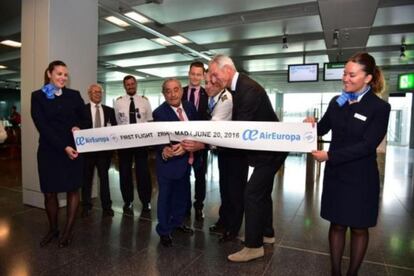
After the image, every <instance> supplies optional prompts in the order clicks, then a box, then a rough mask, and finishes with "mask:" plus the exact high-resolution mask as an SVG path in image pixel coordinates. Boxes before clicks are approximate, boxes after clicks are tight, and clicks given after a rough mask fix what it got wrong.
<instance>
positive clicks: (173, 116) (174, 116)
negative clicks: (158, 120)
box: [165, 102, 180, 121]
mask: <svg viewBox="0 0 414 276" xmlns="http://www.w3.org/2000/svg"><path fill="white" fill-rule="evenodd" d="M165 105H166V106H165V109H166V111H167V112H168V117H170V118H171V119H174V120H175V121H179V120H180V119H179V118H178V116H177V113H175V111H174V109H173V108H172V106H170V105H169V104H168V103H167V102H165Z"/></svg>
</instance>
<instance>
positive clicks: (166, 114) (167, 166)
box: [152, 101, 198, 179]
mask: <svg viewBox="0 0 414 276" xmlns="http://www.w3.org/2000/svg"><path fill="white" fill-rule="evenodd" d="M182 105H183V108H184V111H185V113H186V115H187V118H188V120H190V121H192V120H197V119H198V114H197V110H196V109H195V107H194V105H193V104H192V103H190V102H187V101H183V102H182ZM152 116H153V118H154V121H155V122H166V121H179V120H180V119H179V118H178V116H177V114H176V113H175V111H174V110H173V109H172V107H171V106H170V105H169V104H168V103H167V102H164V103H162V104H161V105H160V106H159V107H158V108H157V109H155V110H154V112H153V114H152ZM165 146H166V145H161V146H158V147H157V158H156V168H157V175H159V176H162V177H165V178H170V179H180V178H182V177H184V176H185V175H186V174H189V173H190V170H189V169H190V165H189V164H188V156H189V154H188V153H186V154H184V155H182V156H175V157H172V158H170V159H168V160H167V161H165V160H163V159H162V155H161V153H162V150H163V148H164V147H165Z"/></svg>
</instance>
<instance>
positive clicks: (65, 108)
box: [31, 88, 85, 193]
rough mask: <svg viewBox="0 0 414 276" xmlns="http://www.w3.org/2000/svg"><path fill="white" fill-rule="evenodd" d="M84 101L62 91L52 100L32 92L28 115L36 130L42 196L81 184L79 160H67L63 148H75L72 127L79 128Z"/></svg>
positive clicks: (77, 95)
mask: <svg viewBox="0 0 414 276" xmlns="http://www.w3.org/2000/svg"><path fill="white" fill-rule="evenodd" d="M84 106H85V104H84V102H83V99H82V97H81V95H80V93H79V92H78V91H75V90H72V89H68V88H63V89H62V95H60V96H55V98H54V99H48V98H46V95H45V94H44V93H43V92H42V91H41V90H37V91H34V92H33V93H32V98H31V115H32V118H33V122H34V124H35V125H36V128H37V130H38V131H39V135H40V137H39V148H38V151H37V161H38V171H39V179H40V189H41V191H42V192H43V193H60V192H71V191H75V190H77V189H78V188H80V187H81V185H82V170H83V160H82V156H79V157H78V158H76V159H75V160H70V159H69V157H68V156H67V154H66V152H65V148H66V147H67V146H70V147H73V148H74V149H76V147H75V141H74V139H73V134H72V128H73V127H75V126H77V127H79V128H82V127H83V125H84V123H85V121H84Z"/></svg>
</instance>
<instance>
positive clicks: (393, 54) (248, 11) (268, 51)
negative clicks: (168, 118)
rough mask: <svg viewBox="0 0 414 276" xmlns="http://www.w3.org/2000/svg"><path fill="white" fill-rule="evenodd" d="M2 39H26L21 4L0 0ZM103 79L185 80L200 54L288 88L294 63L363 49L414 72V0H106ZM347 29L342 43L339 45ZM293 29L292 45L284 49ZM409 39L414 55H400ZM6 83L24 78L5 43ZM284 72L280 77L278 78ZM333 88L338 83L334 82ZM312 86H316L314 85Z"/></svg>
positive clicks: (0, 73)
mask: <svg viewBox="0 0 414 276" xmlns="http://www.w3.org/2000/svg"><path fill="white" fill-rule="evenodd" d="M0 2H1V3H0V38H2V39H6V38H11V39H15V40H20V25H19V24H20V23H19V22H20V7H21V1H20V0H17V1H12V0H7V1H0ZM99 3H100V7H99V15H100V19H99V51H98V53H99V56H98V67H99V69H98V80H99V81H100V82H102V83H106V84H108V85H115V84H119V82H120V80H121V79H122V78H123V76H125V74H133V75H136V76H137V77H138V78H139V79H140V82H144V83H145V82H148V83H151V82H154V81H161V80H162V78H165V77H173V76H176V77H185V76H186V75H187V71H188V65H189V64H190V63H191V62H192V61H193V60H201V61H203V62H207V60H206V59H203V58H200V57H199V56H197V53H199V54H207V55H210V56H211V55H214V54H218V53H223V54H227V55H230V56H232V57H233V59H234V61H235V63H236V65H237V67H238V69H239V70H240V71H243V72H246V73H249V74H252V75H253V76H254V77H255V78H256V79H258V80H261V81H263V82H265V83H266V85H268V86H274V87H277V86H281V87H287V83H283V84H281V83H280V82H281V81H285V79H286V78H285V75H286V69H287V65H288V64H297V63H303V62H306V63H312V62H317V63H320V68H321V67H322V65H323V62H328V61H337V60H346V58H347V57H348V56H349V55H350V54H352V53H354V52H355V51H359V50H367V51H369V52H370V53H372V54H373V55H374V57H375V58H376V59H377V62H378V64H379V65H381V66H383V67H384V69H385V70H387V71H388V72H389V74H397V73H398V72H401V71H408V70H411V71H413V70H414V16H413V14H414V0H359V1H356V0H319V1H311V0H295V1H292V0H261V1H251V0H209V1H194V0H153V1H151V0H118V1H114V0H100V1H99ZM120 10H123V11H131V10H134V11H137V12H140V13H141V14H143V15H145V16H146V17H148V18H150V19H151V20H153V22H152V23H148V24H146V26H148V27H150V28H152V29H153V30H155V31H157V32H159V33H160V34H162V35H165V36H173V35H182V36H184V37H185V38H187V39H188V40H190V43H189V44H185V45H184V46H185V47H189V48H191V51H192V53H190V52H189V51H187V50H185V49H183V47H179V46H176V45H172V46H162V45H160V44H158V43H156V42H154V41H152V39H154V38H157V36H155V35H154V34H151V33H148V32H146V31H144V30H142V29H141V28H139V27H138V26H135V25H132V26H130V27H126V28H120V27H118V26H115V25H113V24H112V23H109V22H107V21H106V20H104V17H106V16H108V15H114V16H120V17H122V14H120V12H119V11H120ZM335 29H337V30H339V34H340V37H339V46H338V47H335V46H333V43H332V36H333V32H334V30H335ZM284 34H286V35H287V39H288V45H289V47H288V48H287V49H284V48H282V36H283V35H284ZM402 41H405V44H406V45H407V46H406V49H407V50H406V57H405V58H403V59H402V58H400V46H401V43H402ZM0 65H5V66H7V69H3V70H0V87H1V86H4V85H6V84H9V83H10V82H16V83H18V82H19V81H20V53H19V50H16V49H14V48H9V47H5V46H0ZM275 76H277V77H275ZM326 85H327V86H335V85H336V84H331V83H329V84H328V83H326ZM311 86H312V85H309V84H308V87H311Z"/></svg>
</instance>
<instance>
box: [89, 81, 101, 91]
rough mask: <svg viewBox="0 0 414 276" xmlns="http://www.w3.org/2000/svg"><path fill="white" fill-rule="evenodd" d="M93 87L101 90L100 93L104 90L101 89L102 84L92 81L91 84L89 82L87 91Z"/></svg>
mask: <svg viewBox="0 0 414 276" xmlns="http://www.w3.org/2000/svg"><path fill="white" fill-rule="evenodd" d="M94 87H97V88H99V90H101V92H102V93H103V92H104V91H103V88H102V86H101V85H100V84H98V83H93V84H91V85H89V86H88V93H90V92H91V91H92V89H93V88H94Z"/></svg>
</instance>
